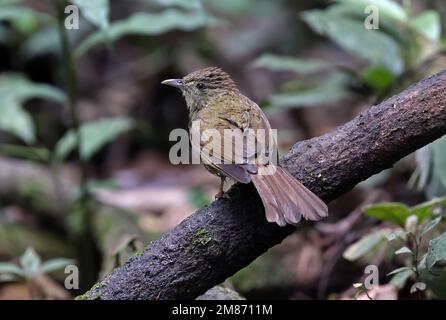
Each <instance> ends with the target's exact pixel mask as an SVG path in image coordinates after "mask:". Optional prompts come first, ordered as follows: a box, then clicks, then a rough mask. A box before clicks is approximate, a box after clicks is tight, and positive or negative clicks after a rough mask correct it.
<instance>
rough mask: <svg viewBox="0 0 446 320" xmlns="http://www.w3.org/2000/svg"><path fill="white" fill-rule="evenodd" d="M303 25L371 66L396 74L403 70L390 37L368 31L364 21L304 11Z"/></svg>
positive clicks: (318, 11)
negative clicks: (304, 23) (306, 25)
mask: <svg viewBox="0 0 446 320" xmlns="http://www.w3.org/2000/svg"><path fill="white" fill-rule="evenodd" d="M303 19H304V20H305V22H306V23H307V24H308V25H309V26H310V27H311V28H312V29H313V30H315V31H316V32H318V33H320V34H321V35H325V36H327V37H328V38H330V39H331V40H332V41H333V42H335V43H336V44H338V45H339V46H340V47H341V48H343V49H344V50H346V51H348V52H350V53H352V54H355V55H357V56H359V57H362V58H364V59H366V60H367V61H369V63H370V64H371V65H372V66H379V67H384V68H386V69H388V70H389V71H390V72H392V73H393V74H395V75H399V74H401V72H402V71H403V70H404V61H403V58H402V56H401V50H400V48H399V46H398V44H397V43H396V41H395V40H393V38H392V37H390V36H389V35H387V34H386V33H384V32H382V31H380V30H368V29H366V28H365V27H364V22H363V21H361V20H356V19H353V18H350V17H348V16H342V15H336V14H329V12H327V13H326V12H324V11H321V10H311V11H306V12H304V14H303Z"/></svg>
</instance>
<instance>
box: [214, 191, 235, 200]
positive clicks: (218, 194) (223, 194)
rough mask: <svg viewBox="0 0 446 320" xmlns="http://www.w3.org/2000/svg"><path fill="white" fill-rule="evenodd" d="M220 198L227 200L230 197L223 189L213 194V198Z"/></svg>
mask: <svg viewBox="0 0 446 320" xmlns="http://www.w3.org/2000/svg"><path fill="white" fill-rule="evenodd" d="M220 198H223V199H227V200H229V199H231V198H230V197H229V195H228V194H227V193H226V192H224V191H220V192H219V193H217V194H216V195H215V200H218V199H220Z"/></svg>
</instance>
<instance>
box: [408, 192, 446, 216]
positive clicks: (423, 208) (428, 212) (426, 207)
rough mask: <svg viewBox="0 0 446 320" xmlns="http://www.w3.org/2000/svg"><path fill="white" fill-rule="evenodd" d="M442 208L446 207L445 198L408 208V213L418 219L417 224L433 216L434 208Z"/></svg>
mask: <svg viewBox="0 0 446 320" xmlns="http://www.w3.org/2000/svg"><path fill="white" fill-rule="evenodd" d="M444 206H446V197H442V198H435V199H432V200H430V201H427V202H424V203H422V204H419V205H416V206H414V207H412V208H410V212H411V214H413V215H416V216H417V217H418V221H419V222H423V221H424V220H426V219H427V218H430V217H432V216H433V215H434V211H435V209H436V208H441V207H444Z"/></svg>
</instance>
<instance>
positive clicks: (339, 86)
mask: <svg viewBox="0 0 446 320" xmlns="http://www.w3.org/2000/svg"><path fill="white" fill-rule="evenodd" d="M348 79H349V78H348V77H346V76H345V75H344V74H333V75H331V76H330V77H328V78H327V79H325V80H323V81H320V82H318V83H316V84H314V85H312V86H311V87H310V88H308V87H307V86H304V87H302V88H298V89H297V90H296V91H292V92H284V93H279V94H275V95H272V96H271V97H270V98H269V103H270V104H271V105H272V106H273V107H280V108H300V107H314V106H320V105H326V104H333V103H336V102H339V101H343V100H346V99H348V98H350V97H351V96H352V94H351V93H350V92H349V91H348V90H347V89H346V84H347V83H348ZM306 83H308V82H307V81H306Z"/></svg>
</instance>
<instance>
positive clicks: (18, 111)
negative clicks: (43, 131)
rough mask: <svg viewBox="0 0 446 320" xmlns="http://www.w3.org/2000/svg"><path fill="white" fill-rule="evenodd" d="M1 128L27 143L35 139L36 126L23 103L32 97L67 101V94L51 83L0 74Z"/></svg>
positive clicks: (61, 101) (16, 75) (15, 75)
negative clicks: (38, 82) (40, 82)
mask: <svg viewBox="0 0 446 320" xmlns="http://www.w3.org/2000/svg"><path fill="white" fill-rule="evenodd" d="M0 97H2V100H1V102H0V112H1V114H2V116H1V117H0V130H3V131H7V132H9V133H12V134H14V135H15V136H17V137H19V138H21V139H22V140H24V141H25V142H27V143H32V142H34V141H35V128H34V123H33V122H32V119H31V116H30V115H29V114H28V112H27V111H25V110H24V109H23V108H22V104H23V103H25V102H26V101H27V100H29V99H32V98H40V99H47V100H54V101H57V102H60V103H64V102H65V101H66V98H65V94H64V93H63V92H62V91H61V90H59V89H57V88H55V87H52V86H50V85H46V84H37V83H33V82H30V81H29V80H27V79H26V78H24V77H23V76H21V75H18V74H3V75H1V76H0Z"/></svg>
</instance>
